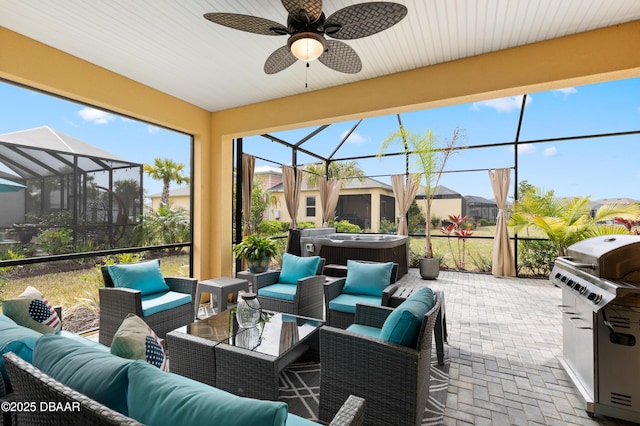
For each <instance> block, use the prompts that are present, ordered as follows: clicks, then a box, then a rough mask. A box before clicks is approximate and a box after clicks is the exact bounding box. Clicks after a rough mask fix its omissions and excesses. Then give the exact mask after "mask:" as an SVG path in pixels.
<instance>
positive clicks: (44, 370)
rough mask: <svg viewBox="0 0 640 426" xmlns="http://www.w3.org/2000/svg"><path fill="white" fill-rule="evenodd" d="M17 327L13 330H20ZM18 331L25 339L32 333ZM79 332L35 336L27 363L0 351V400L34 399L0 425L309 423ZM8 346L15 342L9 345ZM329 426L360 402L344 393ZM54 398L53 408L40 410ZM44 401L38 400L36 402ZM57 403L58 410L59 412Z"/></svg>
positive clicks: (359, 417) (354, 420)
mask: <svg viewBox="0 0 640 426" xmlns="http://www.w3.org/2000/svg"><path fill="white" fill-rule="evenodd" d="M20 327H21V326H16V327H14V329H16V330H20ZM29 331H32V330H30V329H26V328H25V334H27V335H28V338H29V339H30V340H29V342H30V343H33V335H32V333H30V332H29ZM84 341H87V342H89V341H88V339H84V338H82V337H79V338H69V337H64V336H59V335H54V334H45V335H41V336H40V337H37V339H36V340H35V345H33V346H34V347H33V351H32V355H31V356H30V359H31V362H29V361H26V360H25V359H23V358H29V356H27V355H28V354H27V355H25V353H23V354H22V357H20V356H18V355H16V354H15V353H13V352H6V353H3V356H2V360H3V363H4V366H5V368H6V370H7V372H8V376H9V379H10V384H11V385H12V387H13V392H12V393H10V394H8V395H4V393H5V392H4V387H5V386H4V382H3V381H2V380H0V383H2V386H0V391H1V392H2V393H0V397H2V398H3V399H6V400H13V401H16V402H18V401H23V402H24V401H27V402H30V403H35V406H34V407H33V408H34V410H28V411H26V410H14V411H13V412H12V413H11V415H10V416H3V417H2V425H3V426H4V425H9V424H13V425H75V424H78V425H84V424H91V425H94V424H97V425H103V424H105V425H106V424H124V425H129V424H131V425H135V424H148V425H165V424H169V425H176V424H199V423H202V422H203V421H206V422H211V424H261V422H263V423H262V424H264V423H266V424H285V423H286V424H287V425H289V426H292V425H293V426H295V425H312V424H315V423H313V422H311V421H310V420H307V419H303V418H301V417H298V416H295V415H293V414H288V412H287V408H286V404H284V403H282V402H274V401H259V400H254V399H250V398H242V397H239V396H236V395H233V394H230V393H228V392H225V391H222V390H220V389H217V388H214V387H211V386H208V385H205V384H203V383H200V382H197V381H195V380H191V379H188V378H186V377H182V376H179V375H177V374H174V373H165V372H162V371H161V370H160V369H158V368H156V367H154V366H152V365H150V364H147V363H146V362H144V361H140V360H137V361H132V360H127V359H124V358H119V357H117V356H115V355H112V354H111V353H110V352H109V348H107V347H105V346H104V345H100V344H98V343H95V342H91V343H87V342H84ZM13 347H14V348H15V347H16V346H15V345H14V346H13ZM345 400H346V402H345V403H344V404H343V406H342V407H341V409H340V410H339V412H338V413H337V414H336V416H335V417H334V418H333V419H332V420H331V424H334V425H362V424H364V423H363V419H364V400H363V399H361V398H358V397H355V396H351V397H349V398H345ZM50 403H54V407H56V408H57V409H56V410H51V409H46V410H45V409H43V407H50V405H49V404H50ZM41 404H44V405H41ZM60 408H62V409H60Z"/></svg>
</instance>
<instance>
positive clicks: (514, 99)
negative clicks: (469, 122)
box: [471, 95, 533, 112]
mask: <svg viewBox="0 0 640 426" xmlns="http://www.w3.org/2000/svg"><path fill="white" fill-rule="evenodd" d="M532 101H533V98H532V97H531V96H527V105H529V104H530V103H531V102H532ZM521 106H522V95H520V96H507V97H506V98H498V99H491V100H488V101H481V102H474V103H473V104H472V105H471V109H472V110H473V111H478V110H479V109H480V107H486V108H493V109H495V110H496V111H498V112H509V111H512V110H514V109H515V110H519V109H520V107H521Z"/></svg>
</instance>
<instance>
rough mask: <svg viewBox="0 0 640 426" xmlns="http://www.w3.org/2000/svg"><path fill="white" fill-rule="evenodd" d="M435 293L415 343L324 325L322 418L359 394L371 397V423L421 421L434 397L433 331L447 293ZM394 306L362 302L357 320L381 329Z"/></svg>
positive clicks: (368, 412)
mask: <svg viewBox="0 0 640 426" xmlns="http://www.w3.org/2000/svg"><path fill="white" fill-rule="evenodd" d="M434 296H435V297H434V303H433V307H432V308H431V309H430V310H429V311H428V312H427V313H426V314H424V316H423V318H422V321H421V323H420V324H419V331H418V329H416V333H417V341H416V342H415V346H412V347H409V346H404V345H401V344H396V343H391V342H389V341H385V340H383V339H381V338H376V337H372V336H370V335H365V334H361V333H357V332H354V331H351V329H350V330H342V329H339V328H334V327H323V328H321V329H320V358H321V364H322V369H321V372H320V411H319V417H320V420H326V419H330V418H331V416H332V415H333V413H335V412H336V411H337V410H338V408H339V406H340V405H339V403H338V401H340V400H341V399H342V398H344V397H345V395H348V394H351V393H354V394H357V395H359V396H362V397H363V398H365V399H366V401H367V407H366V410H365V423H366V424H367V425H388V424H402V425H419V424H421V421H422V417H423V413H424V409H425V405H426V402H427V399H428V397H429V377H430V365H431V351H432V345H433V340H434V338H433V335H434V334H433V332H434V327H435V325H436V323H437V320H438V319H439V314H440V307H441V301H442V298H443V295H442V293H441V292H434ZM396 309H399V308H396ZM393 311H394V310H393V309H391V308H387V307H380V306H370V305H358V306H357V309H356V317H355V324H356V325H357V327H360V329H361V330H363V329H364V330H365V332H366V329H367V327H370V328H371V329H381V328H382V327H383V324H384V323H385V320H386V319H387V317H389V315H390V314H391V313H392V312H393ZM352 328H356V327H352Z"/></svg>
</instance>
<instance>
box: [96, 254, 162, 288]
mask: <svg viewBox="0 0 640 426" xmlns="http://www.w3.org/2000/svg"><path fill="white" fill-rule="evenodd" d="M108 270H109V275H110V276H111V280H112V281H113V285H114V286H115V287H126V288H131V289H133V290H140V292H141V293H142V295H143V296H145V295H147V294H153V293H160V292H163V291H168V290H169V286H168V285H167V283H166V282H165V281H164V277H163V276H162V272H160V261H159V260H158V259H155V260H150V261H148V262H138V263H125V264H122V265H110V266H109V267H108Z"/></svg>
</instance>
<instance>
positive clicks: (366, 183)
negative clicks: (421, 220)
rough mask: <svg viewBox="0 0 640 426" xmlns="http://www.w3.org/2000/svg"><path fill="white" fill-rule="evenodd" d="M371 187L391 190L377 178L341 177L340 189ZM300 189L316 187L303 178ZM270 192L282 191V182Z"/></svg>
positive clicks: (309, 189)
mask: <svg viewBox="0 0 640 426" xmlns="http://www.w3.org/2000/svg"><path fill="white" fill-rule="evenodd" d="M371 188H380V189H383V190H385V191H393V188H392V187H391V185H387V184H386V183H383V182H380V181H379V180H375V179H372V178H369V177H365V178H363V179H362V180H359V179H343V183H342V189H371ZM300 190H301V191H314V190H318V188H311V187H309V185H308V184H307V180H306V179H304V180H303V181H302V185H301V186H300ZM269 191H272V192H282V191H284V184H282V183H279V184H277V185H275V186H273V187H272V188H270V189H269Z"/></svg>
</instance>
